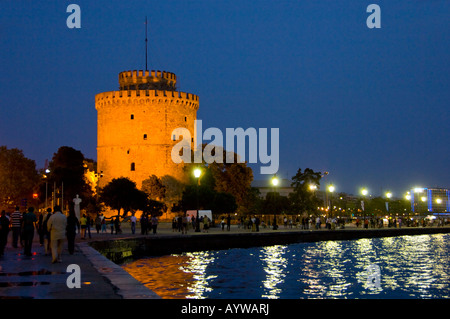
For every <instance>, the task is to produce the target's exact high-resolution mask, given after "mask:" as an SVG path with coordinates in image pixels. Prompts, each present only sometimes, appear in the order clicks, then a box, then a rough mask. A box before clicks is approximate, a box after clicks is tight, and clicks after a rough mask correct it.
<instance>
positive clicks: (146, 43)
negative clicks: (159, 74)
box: [145, 16, 148, 71]
mask: <svg viewBox="0 0 450 319" xmlns="http://www.w3.org/2000/svg"><path fill="white" fill-rule="evenodd" d="M147 47H148V40H147V16H145V71H147V70H148V67H147Z"/></svg>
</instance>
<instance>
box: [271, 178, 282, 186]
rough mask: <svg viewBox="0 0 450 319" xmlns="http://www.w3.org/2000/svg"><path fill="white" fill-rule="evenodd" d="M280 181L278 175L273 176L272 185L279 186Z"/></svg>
mask: <svg viewBox="0 0 450 319" xmlns="http://www.w3.org/2000/svg"><path fill="white" fill-rule="evenodd" d="M279 183H280V180H279V179H278V177H274V178H272V185H273V186H278V184H279Z"/></svg>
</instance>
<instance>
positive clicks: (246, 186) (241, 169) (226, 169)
mask: <svg viewBox="0 0 450 319" xmlns="http://www.w3.org/2000/svg"><path fill="white" fill-rule="evenodd" d="M206 146H208V144H203V145H202V149H203V152H204V149H205V147H206ZM210 146H211V145H209V147H210ZM215 152H222V156H219V157H221V158H223V159H225V158H226V157H227V155H228V156H232V157H233V161H232V163H226V161H225V160H224V163H218V162H216V161H214V162H212V163H210V164H208V163H206V162H205V161H204V160H203V162H202V163H190V164H187V165H186V166H185V171H186V174H187V176H188V178H189V181H190V184H191V185H196V184H197V183H199V184H200V185H201V186H202V187H208V188H210V189H211V190H212V191H213V192H215V193H228V194H231V195H233V197H234V198H235V201H236V205H237V211H238V212H239V213H245V212H247V206H246V205H247V203H248V198H247V196H248V194H249V193H250V192H251V183H252V181H253V171H252V169H251V168H250V167H248V166H247V163H239V162H238V155H237V154H236V153H233V152H227V151H225V150H224V149H223V148H222V147H215V149H214V150H213V151H212V153H213V154H212V155H213V156H214V155H215V154H216V153H215ZM192 156H193V154H192ZM194 168H200V169H201V170H202V175H201V177H200V180H197V179H196V178H195V177H194V176H193V174H192V172H193V170H194ZM212 206H213V203H212V202H211V203H209V207H212ZM213 213H214V212H213Z"/></svg>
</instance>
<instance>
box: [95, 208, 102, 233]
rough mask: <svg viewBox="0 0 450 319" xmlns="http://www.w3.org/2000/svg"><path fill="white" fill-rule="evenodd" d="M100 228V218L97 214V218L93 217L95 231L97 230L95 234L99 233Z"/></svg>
mask: <svg viewBox="0 0 450 319" xmlns="http://www.w3.org/2000/svg"><path fill="white" fill-rule="evenodd" d="M101 228H102V218H101V217H100V214H99V213H97V217H95V230H97V234H98V233H99V232H100V229H101Z"/></svg>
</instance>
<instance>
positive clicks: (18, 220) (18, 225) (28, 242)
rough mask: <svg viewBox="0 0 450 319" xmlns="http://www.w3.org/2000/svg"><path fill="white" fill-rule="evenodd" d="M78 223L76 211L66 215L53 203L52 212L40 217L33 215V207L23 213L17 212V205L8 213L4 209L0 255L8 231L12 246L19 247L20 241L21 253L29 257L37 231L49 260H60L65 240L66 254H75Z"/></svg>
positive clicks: (0, 227)
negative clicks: (67, 249) (10, 235)
mask: <svg viewBox="0 0 450 319" xmlns="http://www.w3.org/2000/svg"><path fill="white" fill-rule="evenodd" d="M78 225H79V222H78V219H77V218H76V217H75V213H74V212H73V211H72V212H71V213H70V214H69V216H66V215H64V214H63V213H62V212H61V207H59V206H55V207H54V210H53V211H52V210H51V209H50V208H49V209H47V211H45V212H44V213H42V214H39V216H37V215H36V213H35V210H34V207H28V209H27V211H26V212H20V210H19V207H16V208H15V210H14V212H12V213H11V214H9V215H8V214H6V212H5V211H4V210H3V211H2V212H1V216H0V256H2V255H3V254H4V252H5V247H6V244H7V243H8V237H9V233H12V242H11V245H12V247H13V248H19V244H20V245H21V247H23V254H24V255H25V256H28V257H29V256H32V245H33V240H34V236H35V231H37V234H38V236H39V243H40V245H42V246H44V250H45V255H51V262H52V263H56V262H61V253H62V249H63V244H64V242H65V240H66V239H67V243H68V248H69V253H70V254H73V253H74V248H75V234H76V229H77V227H78Z"/></svg>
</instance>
